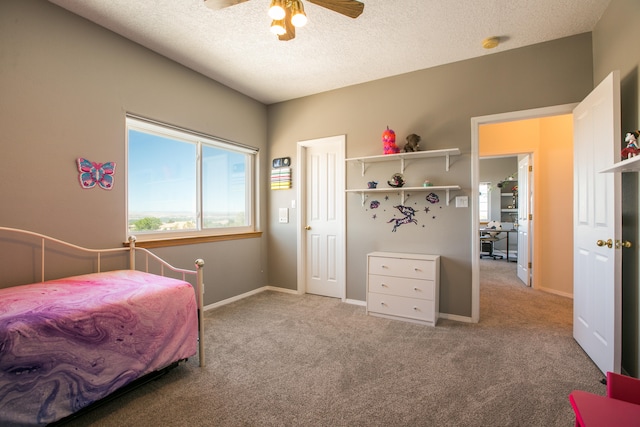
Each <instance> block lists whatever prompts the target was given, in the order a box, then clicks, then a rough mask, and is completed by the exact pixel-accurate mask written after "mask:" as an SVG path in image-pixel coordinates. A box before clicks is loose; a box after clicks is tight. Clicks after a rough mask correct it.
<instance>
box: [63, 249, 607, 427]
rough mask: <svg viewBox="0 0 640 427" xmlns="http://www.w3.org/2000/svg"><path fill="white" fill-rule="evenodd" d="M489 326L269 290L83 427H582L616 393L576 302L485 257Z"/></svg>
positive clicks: (209, 317) (222, 315)
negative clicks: (583, 394)
mask: <svg viewBox="0 0 640 427" xmlns="http://www.w3.org/2000/svg"><path fill="white" fill-rule="evenodd" d="M481 271H482V272H481V279H482V280H481V321H480V323H478V324H467V323H461V322H455V321H450V320H440V321H439V322H438V325H437V326H436V327H435V328H434V327H425V326H420V325H414V324H410V323H406V322H400V321H394V320H387V319H381V318H376V317H371V316H367V315H366V314H365V309H364V307H360V306H354V305H350V304H345V303H341V302H340V301H338V300H336V299H332V298H324V297H319V296H313V295H304V296H296V295H290V294H284V293H279V292H265V293H262V294H259V295H255V296H252V297H250V298H247V299H244V300H242V301H238V302H236V303H233V304H230V305H228V306H225V307H221V308H219V309H216V310H213V311H210V312H208V313H207V314H206V327H207V349H208V353H207V357H208V365H207V367H205V368H199V367H198V362H197V357H194V358H193V359H192V360H189V361H188V362H187V363H186V364H183V365H181V366H179V367H178V368H176V369H174V370H173V371H171V372H170V373H169V374H167V375H165V376H164V377H162V378H160V379H159V380H156V381H154V382H152V383H149V384H147V385H145V386H143V387H141V388H139V389H137V390H134V391H133V392H131V393H129V394H127V395H125V396H123V397H121V398H119V399H117V400H116V401H113V402H110V403H108V404H106V405H103V406H101V407H99V408H98V409H96V410H94V411H92V412H90V413H89V414H86V415H83V416H82V417H80V418H78V419H76V420H73V421H71V422H70V423H69V425H72V426H160V425H161V426H525V425H528V426H545V427H548V426H572V425H573V422H574V418H573V412H572V410H571V406H570V404H569V400H568V395H569V393H570V392H571V391H572V390H573V389H582V390H586V391H591V392H594V393H598V394H604V392H605V387H604V386H603V385H602V384H601V383H600V382H599V381H600V380H601V379H602V374H601V373H600V371H599V370H598V369H597V368H596V366H595V365H594V364H593V363H592V362H591V361H590V359H589V358H588V357H587V356H586V355H585V354H584V352H583V351H582V350H581V349H580V347H579V346H578V345H577V344H576V343H575V341H574V340H573V338H572V336H571V328H572V326H571V322H572V314H571V310H572V308H571V307H572V302H571V300H569V299H566V298H563V297H559V296H555V295H551V294H547V293H543V292H539V291H535V290H533V289H530V288H526V287H524V286H522V284H521V283H520V282H519V281H518V280H517V279H516V278H515V264H513V263H507V262H506V261H494V260H482V261H481Z"/></svg>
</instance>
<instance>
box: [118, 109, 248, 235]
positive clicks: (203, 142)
mask: <svg viewBox="0 0 640 427" xmlns="http://www.w3.org/2000/svg"><path fill="white" fill-rule="evenodd" d="M127 151H128V156H127V190H128V192H127V230H128V233H129V234H135V235H136V236H144V237H147V238H148V237H149V236H153V237H154V238H161V237H167V238H169V237H184V236H199V235H216V234H232V233H242V232H251V231H254V229H255V224H254V221H255V220H254V216H255V215H254V205H255V203H254V200H255V189H254V179H255V175H256V174H255V168H256V164H257V161H256V157H257V149H255V148H251V147H245V146H242V145H240V144H235V143H232V142H228V141H222V140H219V139H217V138H214V137H211V136H207V135H202V134H199V133H196V132H191V131H187V130H183V129H179V128H176V127H174V126H170V125H164V124H161V123H157V122H152V121H148V120H143V119H139V118H134V117H131V116H128V117H127Z"/></svg>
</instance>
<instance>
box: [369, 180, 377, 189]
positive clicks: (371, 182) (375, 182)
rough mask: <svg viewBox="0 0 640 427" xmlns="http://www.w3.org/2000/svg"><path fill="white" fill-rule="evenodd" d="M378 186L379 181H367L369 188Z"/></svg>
mask: <svg viewBox="0 0 640 427" xmlns="http://www.w3.org/2000/svg"><path fill="white" fill-rule="evenodd" d="M377 186H378V181H369V182H367V188H376V187H377Z"/></svg>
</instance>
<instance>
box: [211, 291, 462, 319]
mask: <svg viewBox="0 0 640 427" xmlns="http://www.w3.org/2000/svg"><path fill="white" fill-rule="evenodd" d="M264 291H275V292H284V293H285V294H292V295H302V294H301V293H299V292H298V291H296V290H293V289H285V288H279V287H277V286H263V287H261V288H258V289H254V290H252V291H249V292H246V293H244V294H240V295H236V296H235V297H231V298H227V299H225V300H222V301H218V302H216V303H213V304H209V305H206V306H204V311H209V310H213V309H216V308H218V307H222V306H223V305H227V304H231V303H232V302H236V301H240V300H241V299H244V298H248V297H250V296H252V295H256V294H259V293H261V292H264ZM343 302H344V303H346V304H353V305H359V306H362V307H366V306H367V302H366V301H360V300H357V299H344V300H343ZM439 318H440V319H448V320H455V321H457V322H465V323H473V320H471V318H470V317H465V316H459V315H457V314H448V313H440V315H439Z"/></svg>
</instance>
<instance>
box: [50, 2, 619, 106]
mask: <svg viewBox="0 0 640 427" xmlns="http://www.w3.org/2000/svg"><path fill="white" fill-rule="evenodd" d="M609 1H610V0H363V1H362V2H363V3H364V4H365V7H364V12H363V13H362V15H360V17H359V18H357V19H351V18H347V17H345V16H342V15H339V14H337V13H335V12H332V11H330V10H327V9H324V8H322V7H320V6H317V5H315V4H312V3H309V2H304V6H305V11H306V13H307V16H308V18H309V22H308V24H307V25H306V26H305V27H303V28H300V29H298V30H297V31H296V38H295V39H293V40H291V41H287V42H283V41H278V40H277V38H276V37H275V36H274V35H272V34H271V33H270V32H269V24H270V18H269V17H268V16H267V9H268V7H269V0H250V1H247V2H245V3H241V4H238V5H235V6H232V7H229V8H226V9H222V10H212V9H209V8H207V7H206V6H205V5H204V2H203V0H50V2H51V3H54V4H57V5H59V6H61V7H63V8H65V9H67V10H69V11H71V12H73V13H76V14H78V15H80V16H83V17H85V18H87V19H89V20H90V21H93V22H95V23H97V24H99V25H101V26H103V27H106V28H108V29H110V30H112V31H114V32H116V33H118V34H121V35H122V36H124V37H127V38H129V39H131V40H133V41H135V42H137V43H139V44H141V45H143V46H146V47H147V48H149V49H151V50H153V51H155V52H157V53H159V54H161V55H164V56H166V57H168V58H171V59H173V60H174V61H176V62H179V63H181V64H183V65H185V66H187V67H189V68H191V69H193V70H195V71H198V72H199V73H202V74H203V75H205V76H208V77H211V78H212V79H214V80H217V81H218V82H220V83H223V84H225V85H227V86H229V87H231V88H233V89H236V90H238V91H239V92H242V93H244V94H246V95H248V96H250V97H252V98H255V99H257V100H259V101H261V102H263V103H265V104H272V103H275V102H279V101H286V100H289V99H294V98H299V97H302V96H306V95H312V94H315V93H320V92H324V91H327V90H331V89H337V88H341V87H345V86H350V85H354V84H358V83H363V82H367V81H371V80H376V79H380V78H384V77H389V76H394V75H398V74H403V73H407V72H411V71H416V70H421V69H425V68H429V67H434V66H437V65H442V64H446V63H451V62H455V61H460V60H464V59H469V58H473V57H478V56H482V55H489V54H492V53H497V52H501V51H504V50H508V49H514V48H518V47H523V46H527V45H531V44H535V43H540V42H544V41H548V40H553V39H557V38H561V37H567V36H570V35H574V34H580V33H584V32H589V31H591V30H593V28H594V26H595V24H596V22H597V21H598V19H599V18H600V17H601V15H602V13H603V12H604V10H605V9H606V7H607V6H608V4H609ZM489 36H499V37H500V38H501V40H502V42H501V44H500V45H499V46H498V47H497V48H495V49H492V50H485V49H483V48H482V45H481V42H482V40H483V39H484V38H486V37H489Z"/></svg>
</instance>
